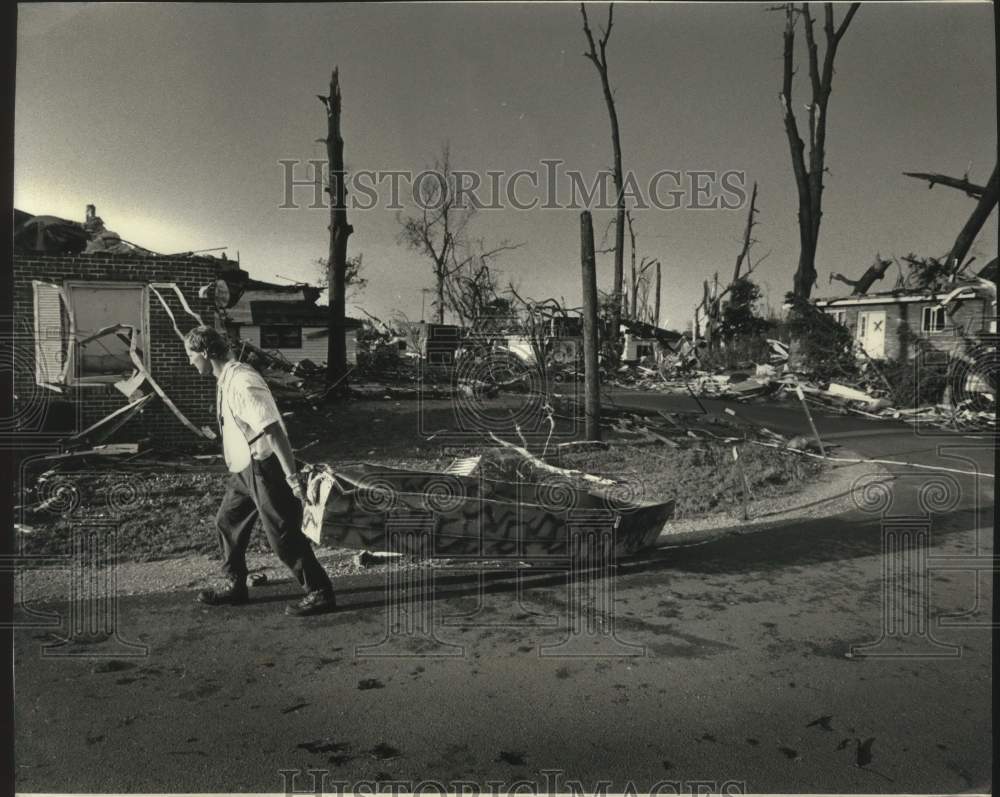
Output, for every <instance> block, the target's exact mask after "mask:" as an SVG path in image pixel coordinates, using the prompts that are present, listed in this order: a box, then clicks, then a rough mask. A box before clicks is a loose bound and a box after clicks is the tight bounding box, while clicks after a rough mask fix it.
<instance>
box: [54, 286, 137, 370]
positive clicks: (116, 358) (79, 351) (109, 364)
mask: <svg viewBox="0 0 1000 797" xmlns="http://www.w3.org/2000/svg"><path fill="white" fill-rule="evenodd" d="M65 288H66V298H67V301H68V303H69V311H70V313H71V314H72V316H73V322H74V324H73V326H74V334H73V342H74V345H73V346H72V347H71V348H70V358H71V363H70V368H69V379H68V380H67V381H68V382H69V383H70V384H72V383H74V382H75V383H78V384H106V383H113V382H117V381H119V380H121V379H127V378H128V377H130V376H131V375H132V372H133V371H134V370H135V365H134V364H133V362H132V359H131V357H130V356H129V330H128V329H118V330H115V331H110V332H108V333H106V334H98V333H100V332H101V331H102V330H105V329H107V328H108V327H113V326H114V325H116V324H121V325H123V326H128V327H132V328H133V333H132V334H134V335H135V349H136V354H137V355H138V356H139V358H140V359H141V360H142V362H143V363H144V365H145V366H146V367H147V368H148V367H149V358H148V356H147V354H146V345H145V343H146V337H147V335H146V327H147V318H148V305H147V297H146V286H145V285H137V284H135V283H128V282H67V283H66V285H65Z"/></svg>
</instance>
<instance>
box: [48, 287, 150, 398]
mask: <svg viewBox="0 0 1000 797" xmlns="http://www.w3.org/2000/svg"><path fill="white" fill-rule="evenodd" d="M77 288H87V289H95V288H96V289H103V290H126V291H134V290H138V291H139V292H140V297H139V312H140V314H141V318H140V320H139V331H140V334H141V335H142V345H141V347H140V348H141V350H142V354H141V355H140V359H141V360H142V364H143V366H144V367H145V369H146V370H147V371H150V370H151V369H150V355H149V350H150V338H149V285H148V283H145V282H133V281H129V280H66V281H64V282H63V289H64V290H65V291H66V303H67V305H68V309H69V312H70V313H71V314H72V315H73V317H74V323H73V327H74V330H75V332H74V337H73V340H72V341H71V342H70V343H71V345H70V346H69V353H68V357H69V367H68V368H67V369H66V384H67V385H73V386H77V387H103V386H105V385H113V384H114V383H115V382H120V381H122V379H128V377H127V376H116V375H115V374H101V375H96V376H83V375H80V374H78V373H77V369H78V363H77V348H78V346H77V340H78V339H79V338H81V337H82V335H81V332H80V328H79V325H78V324H77V323H76V308H75V306H74V304H73V291H74V290H75V289H77ZM111 323H120V322H116V321H112V322H111ZM130 362H131V360H130ZM132 368H133V371H134V370H135V365H134V364H133V365H132Z"/></svg>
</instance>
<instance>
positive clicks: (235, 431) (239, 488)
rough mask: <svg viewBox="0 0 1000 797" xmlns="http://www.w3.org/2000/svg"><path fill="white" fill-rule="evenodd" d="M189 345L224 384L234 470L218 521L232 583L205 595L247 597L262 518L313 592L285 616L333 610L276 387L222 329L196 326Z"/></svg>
mask: <svg viewBox="0 0 1000 797" xmlns="http://www.w3.org/2000/svg"><path fill="white" fill-rule="evenodd" d="M184 349H185V351H186V352H187V356H188V361H189V362H190V363H191V365H193V366H194V367H195V369H197V371H198V373H200V374H201V375H202V376H208V375H209V374H212V375H213V376H214V377H215V378H216V380H217V381H218V392H217V395H216V414H217V416H218V421H219V426H220V428H221V431H222V450H223V455H224V457H225V460H226V467H228V468H229V471H230V473H231V474H232V476H231V477H230V479H229V484H228V486H227V488H226V494H225V497H224V498H223V499H222V506H221V507H219V512H218V514H217V515H216V518H215V523H216V528H217V529H218V533H219V545H220V547H221V549H222V571H223V573H224V575H225V577H226V582H227V583H226V586H225V587H223V588H222V589H207V590H204V591H202V592H201V593H199V595H198V600H199V601H201V602H202V603H207V604H209V605H213V606H214V605H220V604H241V603H246V602H247V600H248V594H247V564H246V550H247V545H248V544H249V542H250V534H251V532H252V531H253V528H254V524H255V522H256V521H257V518H258V517H259V518H260V521H261V525H262V526H263V527H264V533H265V534H267V539H268V542H269V543H270V544H271V549H272V550H273V551H274V552H275V553H276V554H277V555H278V558H279V559H281V561H282V562H284V563H285V565H287V566H288V568H289V569H290V570H291V571H292V573H293V574H294V575H295V578H296V579H297V580H298V582H299V584H300V585H302V587H303V588H304V589H305V590H306V595H305V597H304V598H302V600H300V601H298V602H296V603H291V604H289V605H288V606H287V607H286V608H285V613H286V614H289V615H292V616H295V617H305V616H308V615H312V614H321V613H323V612H328V611H332V610H333V609H335V608H336V600H335V598H334V594H333V585H332V584H331V583H330V577H329V576H328V575H327V574H326V571H325V570H324V569H323V566H322V565H321V564H320V563H319V562H318V561H317V559H316V554H315V553H313V550H312V545H311V544H310V542H309V540H308V539H307V538H306V536H305V534H303V533H302V501H303V500H304V495H303V491H302V483H301V480H300V477H299V473H298V469H297V468H296V466H295V455H294V453H293V452H292V445H291V443H290V442H289V440H288V433H287V431H286V430H285V425H284V423H283V422H282V420H281V413H280V412H278V408H277V406H276V405H275V403H274V397H273V396H272V395H271V391H270V389H268V387H267V384H266V383H265V382H264V379H263V378H262V377H261V375H260V374H259V373H257V371H256V370H254V369H253V368H252V367H251V366H249V365H247V364H246V363H241V362H237V360H236V358H235V357H234V356H233V354H232V352H231V351H230V348H229V342H228V341H227V340H226V338H225V336H224V335H223V334H222V333H221V332H219V331H218V330H217V329H215V328H214V327H206V326H200V327H195V328H194V329H192V330H191V331H190V332H188V334H187V335H186V336H185V339H184Z"/></svg>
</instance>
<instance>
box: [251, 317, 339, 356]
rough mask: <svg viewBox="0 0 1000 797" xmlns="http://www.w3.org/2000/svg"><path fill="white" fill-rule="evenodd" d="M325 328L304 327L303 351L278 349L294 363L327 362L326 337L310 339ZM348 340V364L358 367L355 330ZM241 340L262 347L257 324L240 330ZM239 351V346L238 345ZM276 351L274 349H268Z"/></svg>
mask: <svg viewBox="0 0 1000 797" xmlns="http://www.w3.org/2000/svg"><path fill="white" fill-rule="evenodd" d="M322 330H323V327H302V348H301V349H277V351H279V352H281V354H282V356H283V357H284V358H285V359H286V360H288V361H289V362H292V363H297V362H298V361H299V360H312V361H313V362H314V363H316V364H317V365H322V364H323V363H325V362H326V335H323V336H322V337H310V334H311V333H315V332H320V331H322ZM344 334H345V336H346V338H347V362H349V363H350V364H351V365H357V362H358V335H357V332H356V331H355V330H353V329H350V330H348V331H347V332H345V333H344ZM239 336H240V339H241V340H246V341H249V342H250V343H252V344H253V345H254V346H257V347H258V348H259V347H260V327H259V326H257V325H256V324H246V325H244V326H241V327H240V328H239ZM236 348H237V351H238V350H239V345H238V344H237V347H236ZM268 351H274V349H268Z"/></svg>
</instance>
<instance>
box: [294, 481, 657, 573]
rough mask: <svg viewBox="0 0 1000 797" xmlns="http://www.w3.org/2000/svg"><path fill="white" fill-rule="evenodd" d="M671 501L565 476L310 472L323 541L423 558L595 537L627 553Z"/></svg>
mask: <svg viewBox="0 0 1000 797" xmlns="http://www.w3.org/2000/svg"><path fill="white" fill-rule="evenodd" d="M324 486H325V487H326V489H325V490H324V489H321V487H324ZM324 492H325V495H323V493H324ZM673 509H674V503H673V501H668V502H664V503H656V504H638V503H633V502H631V501H629V500H627V497H625V496H616V494H615V491H612V492H611V493H610V494H607V495H600V494H596V493H594V492H590V491H586V490H580V489H578V488H575V487H573V486H572V485H571V484H570V483H569V482H568V481H567V480H565V479H558V480H557V479H553V480H551V481H546V482H543V483H529V482H501V481H493V480H487V479H482V478H478V477H469V476H453V475H451V474H445V473H431V472H421V471H408V470H400V469H394V468H385V467H382V466H378V465H370V464H365V465H359V466H352V467H350V468H344V469H342V470H338V471H336V472H333V471H327V472H326V474H325V475H322V476H319V475H317V474H314V475H313V477H312V478H311V479H310V489H309V500H308V501H307V503H306V513H305V514H306V520H305V523H304V529H305V531H306V533H307V534H308V535H309V536H310V537H311V538H312V539H313V540H314V541H317V542H320V543H322V544H324V545H329V546H333V547H344V548H360V549H368V550H382V551H395V552H399V553H405V554H411V555H415V556H421V557H448V558H455V557H468V558H484V557H488V558H514V559H537V558H539V557H567V556H574V555H577V554H578V553H579V552H580V551H581V550H583V548H584V547H586V548H588V549H589V550H592V549H593V546H594V544H595V543H594V540H600V541H601V542H600V544H601V546H602V549H603V548H606V549H608V550H609V551H611V550H613V552H614V553H615V554H616V555H618V556H627V555H630V554H634V553H636V552H638V551H641V550H643V549H645V548H648V547H650V546H652V545H653V544H654V543H655V542H656V539H657V537H659V535H660V532H661V531H662V529H663V526H664V524H665V523H666V522H667V521H668V520H669V519H670V518H671V517H672V516H673Z"/></svg>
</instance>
